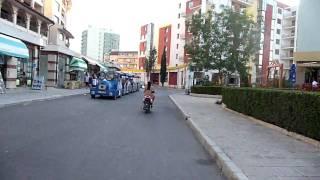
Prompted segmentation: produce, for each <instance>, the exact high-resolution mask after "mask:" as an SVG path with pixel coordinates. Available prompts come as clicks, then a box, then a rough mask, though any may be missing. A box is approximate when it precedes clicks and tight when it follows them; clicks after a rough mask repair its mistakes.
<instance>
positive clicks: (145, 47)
mask: <svg viewBox="0 0 320 180" xmlns="http://www.w3.org/2000/svg"><path fill="white" fill-rule="evenodd" d="M153 38H154V24H153V23H150V24H146V25H143V26H141V27H140V42H139V54H138V57H139V69H140V70H144V66H145V61H146V58H147V57H148V56H149V54H150V51H151V49H152V47H153V46H154V44H153V43H154V42H153V40H154V39H153Z"/></svg>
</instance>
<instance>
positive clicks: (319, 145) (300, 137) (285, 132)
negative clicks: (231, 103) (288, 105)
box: [222, 104, 320, 149]
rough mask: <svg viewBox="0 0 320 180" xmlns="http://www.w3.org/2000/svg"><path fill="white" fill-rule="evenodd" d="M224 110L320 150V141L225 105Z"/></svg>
mask: <svg viewBox="0 0 320 180" xmlns="http://www.w3.org/2000/svg"><path fill="white" fill-rule="evenodd" d="M222 108H223V109H225V110H226V111H229V112H231V113H234V114H237V115H240V116H242V117H243V118H246V119H248V120H250V121H251V122H253V123H256V124H259V125H261V126H264V127H266V128H269V129H272V130H275V131H278V132H280V133H281V134H283V135H286V136H289V137H292V138H294V139H296V140H299V141H302V142H305V143H308V144H311V145H313V146H315V147H316V148H319V149H320V141H317V140H315V139H312V138H309V137H306V136H303V135H301V134H297V133H295V132H291V131H288V130H286V129H284V128H281V127H279V126H276V125H273V124H270V123H267V122H265V121H262V120H259V119H256V118H254V117H251V116H247V115H245V114H242V113H239V112H237V111H234V110H232V109H229V108H227V106H226V105H225V104H222Z"/></svg>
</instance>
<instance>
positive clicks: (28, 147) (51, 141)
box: [0, 89, 224, 180]
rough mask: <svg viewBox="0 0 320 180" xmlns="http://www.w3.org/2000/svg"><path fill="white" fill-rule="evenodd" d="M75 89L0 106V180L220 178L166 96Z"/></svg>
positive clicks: (163, 94) (215, 168) (211, 162)
mask: <svg viewBox="0 0 320 180" xmlns="http://www.w3.org/2000/svg"><path fill="white" fill-rule="evenodd" d="M176 92H177V91H174V90H167V89H161V90H157V91H156V102H155V106H154V109H153V110H152V113H150V114H145V113H143V111H142V110H141V105H142V92H138V93H135V94H131V95H127V96H124V97H122V98H120V99H118V100H116V101H114V100H110V99H90V97H89V95H86V96H85V95H79V96H73V97H67V98H63V99H56V100H51V101H43V102H33V103H25V104H22V105H16V106H11V107H5V108H2V109H0V123H1V124H0V179H1V180H15V179H16V180H31V179H32V180H43V179H46V180H51V179H52V180H56V179H59V180H64V179H65V180H71V179H77V180H81V179H84V180H87V179H97V180H98V179H115V180H118V179H139V180H151V179H163V180H169V179H177V180H182V179H183V180H188V179H190V180H191V179H192V180H193V179H201V180H206V179H215V180H219V179H224V177H222V175H221V173H220V171H219V170H218V168H217V166H216V164H215V162H214V161H213V160H211V159H210V157H209V155H208V154H207V153H206V152H205V150H204V149H203V148H202V146H201V145H200V143H199V142H198V141H197V140H196V139H195V137H194V135H193V134H192V131H191V129H190V128H189V127H188V126H187V125H186V123H185V121H184V120H183V118H182V115H181V114H180V113H179V111H178V109H177V108H176V107H175V105H174V104H173V103H172V102H171V101H170V99H169V98H168V94H172V93H176Z"/></svg>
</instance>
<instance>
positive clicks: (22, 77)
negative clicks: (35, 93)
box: [21, 71, 27, 87]
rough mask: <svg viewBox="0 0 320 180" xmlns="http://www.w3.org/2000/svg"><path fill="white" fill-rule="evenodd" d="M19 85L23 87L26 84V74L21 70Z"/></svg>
mask: <svg viewBox="0 0 320 180" xmlns="http://www.w3.org/2000/svg"><path fill="white" fill-rule="evenodd" d="M21 86H23V87H26V86H27V76H26V73H25V72H24V71H23V72H22V75H21Z"/></svg>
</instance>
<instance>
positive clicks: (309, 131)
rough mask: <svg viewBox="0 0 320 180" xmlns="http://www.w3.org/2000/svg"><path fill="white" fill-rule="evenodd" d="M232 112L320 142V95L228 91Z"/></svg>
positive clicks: (225, 95) (225, 97)
mask: <svg viewBox="0 0 320 180" xmlns="http://www.w3.org/2000/svg"><path fill="white" fill-rule="evenodd" d="M222 96H223V98H222V99H223V103H224V104H226V105H227V107H228V108H230V109H233V110H235V111H238V112H240V113H243V114H246V115H249V116H252V117H255V118H257V119H260V120H263V121H265V122H268V123H271V124H274V125H276V126H279V127H282V128H284V129H287V130H288V131H291V132H296V133H299V134H302V135H305V136H307V137H310V138H314V139H317V140H320V95H319V94H318V93H304V92H299V91H288V90H274V89H255V88H224V89H223V91H222Z"/></svg>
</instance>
